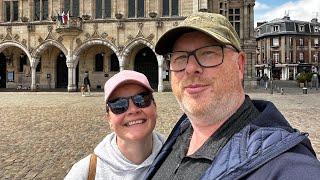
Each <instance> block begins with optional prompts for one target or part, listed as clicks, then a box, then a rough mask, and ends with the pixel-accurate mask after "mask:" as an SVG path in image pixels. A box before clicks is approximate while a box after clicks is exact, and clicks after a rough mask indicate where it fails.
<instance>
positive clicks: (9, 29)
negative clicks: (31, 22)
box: [7, 26, 12, 34]
mask: <svg viewBox="0 0 320 180" xmlns="http://www.w3.org/2000/svg"><path fill="white" fill-rule="evenodd" d="M7 34H12V27H11V26H8V27H7Z"/></svg>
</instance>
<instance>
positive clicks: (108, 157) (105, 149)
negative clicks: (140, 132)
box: [94, 132, 165, 172]
mask: <svg viewBox="0 0 320 180" xmlns="http://www.w3.org/2000/svg"><path fill="white" fill-rule="evenodd" d="M164 140H165V138H164V136H163V135H161V134H159V133H157V132H153V149H152V154H151V155H150V156H149V157H148V158H147V159H146V160H145V161H144V162H142V163H141V164H139V165H136V164H134V163H132V162H131V161H130V160H128V159H127V158H126V157H125V156H124V155H123V154H122V153H121V152H120V150H119V148H118V145H117V143H116V134H115V133H114V132H113V133H111V134H109V135H107V136H106V137H105V138H104V139H103V141H102V142H101V143H99V144H98V145H97V147H96V148H95V149H94V153H95V154H96V155H97V156H98V157H99V158H100V159H101V160H102V161H104V163H106V164H108V166H109V165H110V167H111V168H112V169H113V170H114V171H122V172H123V171H135V170H137V169H140V168H144V167H147V166H150V165H151V164H152V162H153V160H154V158H155V157H156V155H157V154H158V152H159V151H160V149H161V147H162V145H163V143H164Z"/></svg>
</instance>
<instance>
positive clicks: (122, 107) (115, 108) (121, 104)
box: [108, 98, 129, 114]
mask: <svg viewBox="0 0 320 180" xmlns="http://www.w3.org/2000/svg"><path fill="white" fill-rule="evenodd" d="M108 106H109V107H110V110H111V111H112V112H113V113H114V114H122V113H124V112H126V111H127V110H128V107H129V102H128V100H127V99H124V98H120V99H116V100H114V101H111V102H108Z"/></svg>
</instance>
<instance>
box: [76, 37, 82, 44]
mask: <svg viewBox="0 0 320 180" xmlns="http://www.w3.org/2000/svg"><path fill="white" fill-rule="evenodd" d="M76 43H77V45H78V46H80V45H81V44H82V41H81V39H80V38H77V39H76Z"/></svg>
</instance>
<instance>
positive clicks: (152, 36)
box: [146, 33, 154, 42]
mask: <svg viewBox="0 0 320 180" xmlns="http://www.w3.org/2000/svg"><path fill="white" fill-rule="evenodd" d="M153 38H154V34H153V33H151V34H150V35H149V36H148V37H147V38H146V39H147V40H148V41H150V42H151V41H152V39H153Z"/></svg>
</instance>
